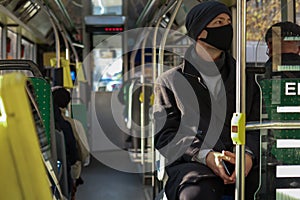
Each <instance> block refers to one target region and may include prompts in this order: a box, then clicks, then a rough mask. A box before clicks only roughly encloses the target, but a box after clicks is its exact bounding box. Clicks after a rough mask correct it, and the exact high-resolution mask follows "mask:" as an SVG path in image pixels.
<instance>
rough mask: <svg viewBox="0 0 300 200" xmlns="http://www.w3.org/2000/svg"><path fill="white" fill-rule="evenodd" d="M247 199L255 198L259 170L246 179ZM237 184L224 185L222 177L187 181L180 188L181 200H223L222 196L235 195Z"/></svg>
mask: <svg viewBox="0 0 300 200" xmlns="http://www.w3.org/2000/svg"><path fill="white" fill-rule="evenodd" d="M245 182H246V187H245V200H253V199H254V193H255V192H256V190H257V187H258V170H253V171H252V173H249V175H248V176H247V177H246V179H245ZM234 192H235V184H230V185H224V184H223V180H221V179H220V178H217V177H216V178H204V179H202V180H200V181H198V182H196V183H186V184H183V185H181V186H180V188H179V190H178V198H179V200H201V199H205V200H221V199H222V196H224V195H229V196H232V197H234Z"/></svg>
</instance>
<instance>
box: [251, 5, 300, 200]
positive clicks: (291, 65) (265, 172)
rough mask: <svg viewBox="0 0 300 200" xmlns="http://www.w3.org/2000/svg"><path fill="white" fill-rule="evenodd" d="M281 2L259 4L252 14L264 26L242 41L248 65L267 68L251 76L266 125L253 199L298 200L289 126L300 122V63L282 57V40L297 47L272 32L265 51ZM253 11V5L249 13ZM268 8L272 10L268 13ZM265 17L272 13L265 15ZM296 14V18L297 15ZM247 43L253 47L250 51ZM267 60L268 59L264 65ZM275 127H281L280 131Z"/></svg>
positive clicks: (297, 150) (299, 179) (297, 134)
mask: <svg viewBox="0 0 300 200" xmlns="http://www.w3.org/2000/svg"><path fill="white" fill-rule="evenodd" d="M250 2H251V1H250ZM250 2H248V4H247V6H248V7H247V11H248V13H247V20H252V22H251V23H250V22H249V21H247V24H248V26H254V25H255V22H254V21H255V17H254V18H253V15H251V13H250V12H249V11H250V10H251V9H250V8H249V5H250V4H252V6H254V4H255V2H252V3H250ZM282 2H283V1H266V2H265V1H261V3H260V4H261V6H262V7H261V10H256V11H257V12H258V13H256V15H257V16H260V17H263V19H264V21H265V22H264V24H265V25H267V26H262V24H260V25H257V27H259V26H260V27H259V28H260V29H259V31H257V32H258V33H259V34H260V36H259V35H258V34H256V33H254V32H253V36H251V31H250V35H249V36H248V41H247V59H248V61H247V65H248V66H255V67H264V68H265V70H266V72H265V73H264V74H263V75H257V76H256V80H257V83H258V84H259V86H260V89H261V108H260V111H261V115H260V118H261V123H262V124H269V127H270V128H268V129H264V128H263V129H261V130H260V135H261V144H260V147H261V149H260V151H261V154H260V188H259V190H258V191H257V193H256V196H255V199H263V200H294V199H300V173H299V172H300V130H299V129H298V128H296V127H297V126H296V127H295V126H293V127H291V126H290V125H288V124H297V123H298V122H299V120H300V60H299V59H297V56H289V55H282V54H281V53H282V52H281V47H282V43H283V42H286V41H289V42H297V41H298V42H299V44H300V38H299V36H298V37H297V36H293V35H289V34H283V35H284V37H283V38H282V37H281V32H282V30H281V29H280V28H274V29H273V32H272V37H273V39H272V49H273V51H269V50H268V48H267V44H266V43H265V38H264V36H265V33H266V31H267V29H268V28H269V27H270V26H271V25H272V24H275V23H277V22H280V21H281V13H282V11H281V10H280V9H284V7H285V6H286V4H282ZM286 2H287V4H288V3H291V2H289V1H286ZM256 5H257V4H256ZM295 5H296V8H300V7H299V3H297V2H296V4H295ZM256 8H257V7H255V6H254V9H256ZM268 9H275V10H276V11H274V10H272V12H271V11H270V12H269V11H268ZM296 12H297V9H296ZM264 13H268V15H270V14H269V13H273V14H275V15H272V14H271V15H270V16H267V15H266V14H264ZM295 16H296V19H298V20H299V17H297V16H299V15H297V13H295ZM251 17H252V19H250V18H251ZM256 23H260V22H259V21H258V22H256ZM247 28H248V27H247ZM247 33H248V30H247ZM254 35H255V37H254ZM255 38H257V40H256V41H255V40H254V39H255ZM251 45H253V46H254V47H252V49H251V48H250V46H251ZM251 54H252V55H251ZM266 54H269V55H266ZM269 57H270V61H268V62H267V60H268V59H269ZM253 60H254V63H252V61H253ZM278 124H282V125H280V126H281V127H280V128H279V126H278ZM273 125H274V126H273Z"/></svg>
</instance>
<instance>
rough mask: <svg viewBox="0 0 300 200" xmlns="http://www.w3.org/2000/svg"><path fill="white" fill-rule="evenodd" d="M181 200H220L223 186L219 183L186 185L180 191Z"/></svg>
mask: <svg viewBox="0 0 300 200" xmlns="http://www.w3.org/2000/svg"><path fill="white" fill-rule="evenodd" d="M178 196H179V200H199V199H200V198H201V197H206V198H207V199H211V200H219V199H220V198H221V196H222V186H221V185H220V184H219V183H218V181H209V180H208V181H202V182H201V183H195V184H186V185H183V186H182V187H181V188H180V190H179V195H178Z"/></svg>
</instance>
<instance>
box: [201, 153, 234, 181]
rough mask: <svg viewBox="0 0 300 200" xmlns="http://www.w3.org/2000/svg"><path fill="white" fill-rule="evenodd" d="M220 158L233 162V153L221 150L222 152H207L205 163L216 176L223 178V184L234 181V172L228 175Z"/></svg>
mask: <svg viewBox="0 0 300 200" xmlns="http://www.w3.org/2000/svg"><path fill="white" fill-rule="evenodd" d="M222 160H224V161H228V162H230V163H232V164H235V154H234V153H231V152H229V151H223V152H222V153H220V152H209V153H208V155H207V157H206V165H207V166H208V167H209V168H211V169H212V170H213V172H214V173H215V174H216V175H217V176H219V177H220V178H222V179H223V181H224V184H232V183H235V172H233V173H232V175H231V176H228V174H227V173H226V172H225V169H224V167H223V165H222V162H221V161H222Z"/></svg>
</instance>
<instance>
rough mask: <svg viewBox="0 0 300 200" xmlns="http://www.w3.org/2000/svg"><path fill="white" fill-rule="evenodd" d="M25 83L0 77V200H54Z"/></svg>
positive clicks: (21, 79)
mask: <svg viewBox="0 0 300 200" xmlns="http://www.w3.org/2000/svg"><path fill="white" fill-rule="evenodd" d="M26 81H27V79H26V77H25V76H23V75H22V74H18V73H12V74H7V75H4V76H0V101H1V102H0V108H1V112H0V113H1V114H0V115H1V117H0V119H1V120H0V152H1V164H0V177H1V179H2V181H0V199H24V200H38V199H45V200H51V199H52V197H51V192H50V187H49V182H48V180H47V173H46V170H45V166H44V164H43V161H42V155H41V150H40V145H39V140H38V137H37V133H36V131H35V125H34V119H33V116H32V107H31V106H30V105H31V104H30V101H29V98H28V96H27V93H26V91H25V86H26ZM16 162H17V163H16ZM4 180H5V181H4Z"/></svg>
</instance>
